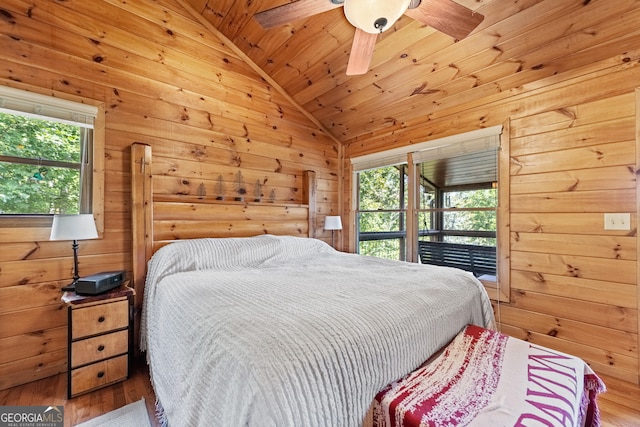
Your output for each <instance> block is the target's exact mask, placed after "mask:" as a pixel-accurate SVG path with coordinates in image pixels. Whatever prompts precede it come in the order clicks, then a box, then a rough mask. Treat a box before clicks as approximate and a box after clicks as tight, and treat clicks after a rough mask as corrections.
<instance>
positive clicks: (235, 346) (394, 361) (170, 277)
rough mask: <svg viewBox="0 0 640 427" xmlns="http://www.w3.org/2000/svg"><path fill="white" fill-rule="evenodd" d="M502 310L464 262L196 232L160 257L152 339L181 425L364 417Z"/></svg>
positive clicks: (151, 283) (149, 303)
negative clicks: (424, 261) (389, 391)
mask: <svg viewBox="0 0 640 427" xmlns="http://www.w3.org/2000/svg"><path fill="white" fill-rule="evenodd" d="M492 322H493V315H492V310H491V305H490V303H489V301H488V299H487V297H486V294H485V291H484V288H483V287H482V285H481V284H480V283H479V282H478V281H477V280H476V279H475V278H474V277H473V276H472V275H471V273H466V272H463V271H461V270H455V269H451V268H446V267H432V266H425V265H421V264H412V263H403V262H398V261H389V260H382V259H378V258H373V257H363V256H359V255H354V254H345V253H341V252H338V251H335V250H334V249H332V248H331V247H330V246H329V245H327V244H326V243H324V242H322V241H320V240H317V239H309V238H301V237H288V236H272V235H262V236H257V237H253V238H221V239H197V240H185V241H181V242H177V243H172V244H171V245H167V246H165V247H163V248H162V249H160V250H159V251H158V252H157V253H156V254H155V255H154V256H153V258H152V260H151V263H150V267H149V272H148V277H147V286H146V288H145V301H144V308H143V318H142V336H143V337H144V338H143V339H144V341H143V342H142V345H143V349H146V350H147V354H148V360H149V364H150V367H151V374H152V379H153V386H154V389H155V390H156V393H157V395H158V398H159V400H160V402H161V404H162V407H163V409H164V415H165V417H166V419H167V420H168V421H169V425H189V426H196V425H201V426H233V425H238V426H241V425H260V426H280V427H282V426H358V425H361V424H363V422H364V421H365V418H366V415H367V412H368V410H369V407H370V406H371V404H372V402H373V398H374V397H375V395H376V393H377V391H379V390H380V389H381V388H382V387H384V386H385V385H386V384H387V383H389V382H390V381H393V380H394V379H397V378H400V377H402V376H403V375H405V374H406V373H408V372H411V371H412V370H414V369H415V368H416V367H418V366H419V365H420V364H421V363H423V362H424V361H425V360H426V359H427V358H429V356H430V355H431V354H432V353H434V352H435V351H436V350H438V349H439V348H441V347H442V346H443V345H445V344H446V343H447V342H448V341H449V340H450V339H451V337H453V336H455V335H456V334H457V333H458V332H459V331H460V330H461V329H463V328H464V326H465V325H467V324H476V325H481V326H486V327H492Z"/></svg>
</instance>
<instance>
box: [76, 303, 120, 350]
mask: <svg viewBox="0 0 640 427" xmlns="http://www.w3.org/2000/svg"><path fill="white" fill-rule="evenodd" d="M71 315H72V316H73V319H72V328H71V339H73V340H75V339H78V338H82V337H86V336H90V335H97V334H101V333H104V332H108V331H112V330H114V329H120V328H126V327H127V326H128V325H129V302H128V301H127V300H122V301H116V302H111V303H107V304H100V305H94V306H91V307H86V308H77V309H74V310H72V314H71Z"/></svg>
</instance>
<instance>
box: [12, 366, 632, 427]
mask: <svg viewBox="0 0 640 427" xmlns="http://www.w3.org/2000/svg"><path fill="white" fill-rule="evenodd" d="M132 371H133V372H132V374H131V378H129V379H128V380H127V381H124V382H122V383H118V384H115V385H112V386H110V387H106V388H104V389H101V390H97V391H94V392H92V393H88V394H85V395H82V396H78V397H76V398H73V399H70V400H67V398H66V396H67V377H66V374H59V375H55V376H53V377H49V378H45V379H43V380H39V381H34V382H32V383H29V384H25V385H22V386H18V387H13V388H10V389H7V390H0V406H5V405H21V406H29V405H63V406H64V415H65V417H64V418H65V427H71V426H74V425H76V424H78V423H81V422H83V421H87V420H89V419H91V418H95V417H97V416H98V415H102V414H104V413H106V412H109V411H112V410H114V409H117V408H120V407H122V406H124V405H127V404H129V403H133V402H135V401H138V400H140V399H141V398H143V397H144V399H145V401H146V403H147V411H148V413H149V419H150V421H151V425H152V426H153V427H159V426H160V423H159V422H158V420H157V419H156V417H155V406H154V402H155V395H154V393H153V389H152V388H151V383H150V382H149V371H148V369H147V365H146V363H145V362H144V361H143V360H141V359H140V360H138V361H136V363H135V365H134V367H133V370H132ZM602 379H603V380H604V382H605V384H606V385H607V389H608V391H607V392H606V393H604V394H602V395H600V397H599V398H598V403H599V406H600V412H601V414H602V426H603V427H638V426H640V386H638V385H636V384H631V383H628V382H625V381H622V380H619V379H616V378H610V377H605V376H603V377H602ZM173 427H181V426H173Z"/></svg>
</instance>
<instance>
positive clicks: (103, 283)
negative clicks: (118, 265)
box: [75, 271, 125, 295]
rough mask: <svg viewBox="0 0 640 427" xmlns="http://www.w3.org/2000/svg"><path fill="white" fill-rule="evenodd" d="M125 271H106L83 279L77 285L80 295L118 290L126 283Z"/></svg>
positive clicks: (77, 291)
mask: <svg viewBox="0 0 640 427" xmlns="http://www.w3.org/2000/svg"><path fill="white" fill-rule="evenodd" d="M124 277H125V272H124V271H105V272H103V273H97V274H92V275H91V276H86V277H81V278H79V279H78V281H77V282H76V284H75V287H76V293H77V294H78V295H97V294H101V293H103V292H107V291H110V290H111V289H114V288H117V287H118V286H120V285H121V284H122V282H123V281H124Z"/></svg>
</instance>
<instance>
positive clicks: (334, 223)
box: [324, 216, 342, 230]
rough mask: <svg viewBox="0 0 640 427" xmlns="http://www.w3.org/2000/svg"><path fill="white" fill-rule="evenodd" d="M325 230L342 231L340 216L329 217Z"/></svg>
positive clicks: (325, 222) (325, 220) (326, 219)
mask: <svg viewBox="0 0 640 427" xmlns="http://www.w3.org/2000/svg"><path fill="white" fill-rule="evenodd" d="M324 229H325V230H342V220H341V219H340V217H339V216H327V217H325V218H324Z"/></svg>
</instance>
